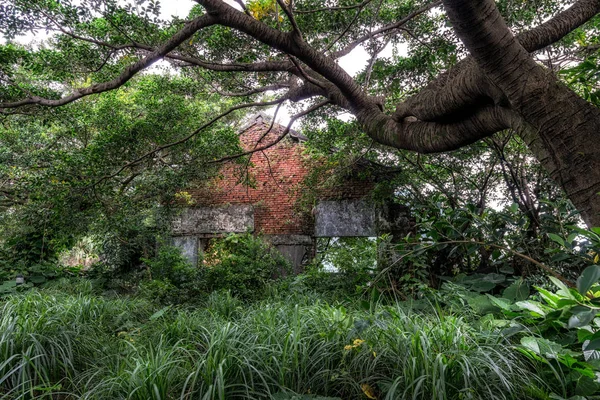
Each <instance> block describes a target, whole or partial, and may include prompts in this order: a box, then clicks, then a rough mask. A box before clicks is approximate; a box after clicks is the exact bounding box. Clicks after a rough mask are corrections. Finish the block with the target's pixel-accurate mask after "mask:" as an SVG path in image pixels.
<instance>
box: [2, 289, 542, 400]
mask: <svg viewBox="0 0 600 400" xmlns="http://www.w3.org/2000/svg"><path fill="white" fill-rule="evenodd" d="M206 305H207V306H206V307H205V308H199V309H170V310H167V311H166V312H159V313H157V314H154V312H155V311H156V309H154V308H153V307H152V306H151V305H150V304H149V303H148V302H146V301H143V300H136V299H130V298H112V299H110V298H103V297H100V296H95V295H93V294H91V293H89V292H88V293H87V294H80V295H69V294H64V293H59V292H56V291H48V290H46V291H39V292H36V291H33V292H29V293H27V294H24V295H16V296H12V297H9V298H7V299H5V300H4V302H3V304H1V307H0V398H3V399H11V400H12V399H30V398H61V399H140V400H142V399H144V400H147V399H154V400H164V399H242V398H245V399H270V398H277V399H285V398H290V399H291V398H292V397H291V396H292V395H293V394H302V395H307V396H312V395H320V396H331V397H337V398H342V399H365V398H367V396H366V394H365V393H369V395H370V396H372V397H377V398H379V399H526V398H536V396H535V395H536V393H542V394H543V393H544V392H547V390H548V388H546V387H545V384H544V383H543V382H540V381H539V380H537V379H536V378H535V374H534V373H532V372H534V371H532V366H531V365H529V364H528V363H527V361H526V360H524V359H523V358H522V357H521V356H520V355H519V353H518V352H517V351H515V350H514V349H513V347H512V346H511V345H510V344H509V343H506V342H503V341H502V340H501V339H500V338H499V337H498V336H497V335H494V334H492V333H490V332H485V331H481V330H478V329H475V328H474V327H473V326H471V325H470V324H469V323H468V322H467V321H465V320H464V319H462V318H461V317H460V316H457V315H451V314H445V313H444V312H441V311H439V310H438V311H435V310H433V309H432V310H431V311H430V312H427V313H423V312H416V311H411V310H410V309H405V308H403V307H401V306H399V305H393V306H385V305H382V304H372V305H371V306H370V307H369V309H368V310H359V309H355V308H352V307H350V306H348V305H346V306H344V305H342V304H330V303H327V302H324V301H321V300H319V299H318V298H315V297H303V296H300V297H295V298H291V297H290V298H282V299H281V298H280V299H271V300H268V301H263V302H261V303H255V304H252V305H244V304H242V303H240V302H239V301H237V300H236V299H233V298H232V297H231V296H229V295H227V294H213V295H211V296H210V298H208V299H207V300H206ZM163 311H164V310H163ZM286 396H288V397H286Z"/></svg>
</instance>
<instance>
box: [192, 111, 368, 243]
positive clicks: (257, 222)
mask: <svg viewBox="0 0 600 400" xmlns="http://www.w3.org/2000/svg"><path fill="white" fill-rule="evenodd" d="M269 127H270V124H269V123H267V122H263V121H262V119H258V120H257V122H256V123H255V124H254V125H252V126H250V127H249V128H247V129H246V130H245V131H243V132H242V133H241V134H240V140H241V142H242V146H243V147H244V148H245V149H246V150H250V149H253V148H255V146H257V147H262V146H264V145H266V144H269V143H273V142H274V141H275V140H276V139H277V138H278V137H279V136H280V135H281V133H282V132H283V131H284V129H285V128H284V127H282V126H280V125H277V124H275V125H274V126H273V128H272V129H271V131H270V132H269V133H268V134H267V135H266V136H264V134H265V132H267V130H268V129H269ZM263 136H264V137H263ZM257 143H258V145H257ZM302 150H303V145H302V144H301V143H298V141H297V140H294V139H292V138H290V137H289V135H288V137H286V138H285V139H283V140H282V141H280V142H279V143H277V144H275V145H274V146H272V147H270V148H269V149H267V150H264V151H263V152H256V153H254V154H253V155H252V157H251V159H250V161H251V164H250V166H249V167H248V168H247V170H246V169H242V172H243V171H247V175H248V177H249V178H250V181H251V182H254V184H253V185H251V186H247V185H245V184H243V183H240V175H241V174H240V169H239V167H238V166H234V165H232V164H229V165H225V166H224V167H223V168H222V169H221V176H220V177H219V178H217V179H215V180H214V181H213V182H210V183H209V184H208V185H207V187H204V188H202V189H197V190H190V191H189V192H190V194H191V195H192V198H193V200H194V201H195V203H196V204H197V205H202V206H216V205H223V204H253V205H254V227H255V232H260V233H263V234H267V235H284V234H303V235H312V233H313V230H314V227H313V223H312V219H311V217H310V215H305V214H306V213H304V214H302V213H300V212H298V210H297V207H296V206H297V201H298V199H299V197H300V196H301V195H302V193H301V190H302V183H303V180H304V178H305V177H306V176H307V174H308V173H309V164H308V163H307V162H306V160H305V158H304V156H303V155H302ZM371 188H372V184H371V183H368V182H360V181H354V182H347V184H345V185H343V186H341V187H340V188H339V189H336V190H328V191H327V193H324V194H323V196H322V197H324V198H358V197H363V196H364V195H365V194H367V193H368V192H369V191H370V190H371Z"/></svg>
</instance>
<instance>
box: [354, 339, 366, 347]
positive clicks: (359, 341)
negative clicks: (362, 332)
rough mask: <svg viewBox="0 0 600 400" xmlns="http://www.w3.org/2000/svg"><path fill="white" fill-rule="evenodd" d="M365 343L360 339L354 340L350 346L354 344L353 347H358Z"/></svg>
mask: <svg viewBox="0 0 600 400" xmlns="http://www.w3.org/2000/svg"><path fill="white" fill-rule="evenodd" d="M364 342H365V341H364V340H362V339H354V342H352V344H354V347H358V346H360V345H361V344H363V343H364Z"/></svg>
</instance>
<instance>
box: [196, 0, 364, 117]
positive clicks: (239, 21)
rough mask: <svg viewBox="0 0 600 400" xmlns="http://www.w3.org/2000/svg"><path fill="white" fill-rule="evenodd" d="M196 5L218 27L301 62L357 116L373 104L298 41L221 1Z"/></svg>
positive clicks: (202, 0)
mask: <svg viewBox="0 0 600 400" xmlns="http://www.w3.org/2000/svg"><path fill="white" fill-rule="evenodd" d="M198 2H199V3H200V4H201V5H202V6H204V7H205V8H206V10H207V11H208V13H209V15H212V16H214V18H215V19H216V20H217V21H218V23H219V24H221V25H224V26H228V27H230V28H234V29H236V30H238V31H240V32H244V33H246V34H247V35H249V36H251V37H253V38H255V39H257V40H259V41H260V42H262V43H265V44H267V45H268V46H270V47H272V48H275V49H277V50H280V51H282V52H284V53H287V54H288V55H291V56H295V57H296V58H298V59H299V60H301V61H302V62H303V63H304V64H306V65H307V66H308V67H310V68H311V69H312V70H313V71H315V72H317V73H318V74H320V75H321V76H323V77H324V78H325V79H327V80H328V81H329V82H331V83H332V84H333V85H334V86H335V87H336V88H337V90H339V92H341V93H342V95H343V96H344V97H345V100H346V103H347V105H349V106H350V110H351V111H353V112H356V111H357V110H359V109H361V108H364V107H368V106H369V105H371V104H373V103H374V101H373V100H372V99H371V98H370V97H369V96H367V95H366V94H365V93H364V92H363V90H362V88H361V87H360V86H359V85H358V84H357V83H356V82H355V81H354V79H352V77H351V76H350V75H348V73H347V72H346V71H344V69H343V68H341V67H340V66H339V65H338V64H337V63H336V62H335V60H334V59H333V58H330V57H327V56H325V55H323V54H322V53H321V52H319V51H318V50H316V49H313V48H312V47H310V46H309V45H308V44H307V43H305V42H303V41H301V40H298V37H297V36H296V35H294V34H290V33H286V32H281V31H279V30H276V29H273V28H270V27H269V26H267V25H266V24H264V23H262V22H260V21H257V20H255V19H254V18H251V17H248V16H247V15H245V14H243V13H241V12H239V11H238V10H236V9H234V8H233V7H231V6H229V5H228V4H227V3H225V2H223V1H221V0H198Z"/></svg>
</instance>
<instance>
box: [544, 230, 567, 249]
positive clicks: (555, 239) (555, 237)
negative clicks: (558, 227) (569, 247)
mask: <svg viewBox="0 0 600 400" xmlns="http://www.w3.org/2000/svg"><path fill="white" fill-rule="evenodd" d="M548 237H549V238H550V239H551V240H552V241H553V242H556V243H558V244H560V245H561V246H562V247H565V241H564V240H563V238H561V237H560V236H558V235H557V234H555V233H548Z"/></svg>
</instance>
